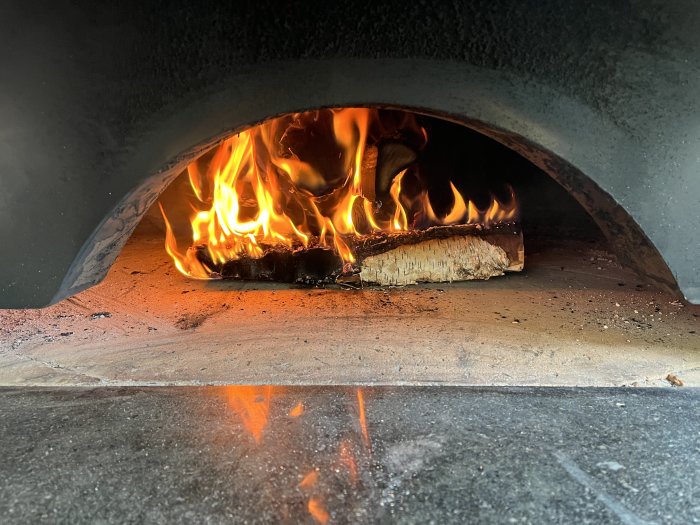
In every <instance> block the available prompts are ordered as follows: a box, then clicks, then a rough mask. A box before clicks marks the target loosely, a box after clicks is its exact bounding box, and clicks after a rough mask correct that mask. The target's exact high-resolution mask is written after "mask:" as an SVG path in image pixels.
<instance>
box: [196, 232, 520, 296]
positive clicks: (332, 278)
mask: <svg viewBox="0 0 700 525" xmlns="http://www.w3.org/2000/svg"><path fill="white" fill-rule="evenodd" d="M348 247H349V248H350V249H351V250H352V252H353V254H354V255H355V257H356V260H355V262H354V263H347V262H344V261H343V259H342V257H341V256H340V255H338V254H337V253H335V252H334V251H333V250H331V249H330V248H327V247H321V246H318V245H315V246H311V247H306V248H304V247H297V248H296V249H291V250H290V249H280V248H278V247H269V248H266V249H265V250H264V254H263V255H262V256H261V257H248V256H244V257H240V258H238V259H234V260H231V261H227V262H224V263H220V264H216V263H214V262H213V261H212V259H211V257H210V256H209V253H208V250H207V248H206V247H205V246H198V247H196V248H194V250H195V252H196V257H197V258H198V260H199V261H200V262H201V263H202V264H203V265H204V266H205V267H207V268H209V269H210V271H211V272H212V275H214V276H218V277H221V278H224V279H240V280H264V281H278V282H288V283H304V284H328V283H335V282H338V283H348V282H354V283H368V284H379V285H406V284H415V283H417V282H452V281H467V280H472V279H489V278H490V277H495V276H499V275H503V274H504V272H513V271H520V270H522V268H523V264H524V250H523V239H522V234H521V232H520V230H519V229H518V228H517V227H516V226H515V225H514V224H503V225H497V226H494V227H492V228H489V229H485V228H482V227H481V226H480V225H471V224H464V225H457V226H436V227H432V228H428V229H426V230H414V231H408V232H400V233H391V234H389V233H376V234H372V235H367V236H362V237H356V238H352V239H351V240H349V241H348Z"/></svg>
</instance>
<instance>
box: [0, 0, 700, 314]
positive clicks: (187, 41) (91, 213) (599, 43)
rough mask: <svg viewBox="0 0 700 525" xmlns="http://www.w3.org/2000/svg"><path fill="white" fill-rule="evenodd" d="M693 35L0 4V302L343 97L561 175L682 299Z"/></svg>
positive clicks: (303, 8)
mask: <svg viewBox="0 0 700 525" xmlns="http://www.w3.org/2000/svg"><path fill="white" fill-rule="evenodd" d="M41 4H43V5H41ZM698 27H700V4H697V3H696V2H694V1H692V0H681V1H677V2H672V3H667V2H656V1H651V0H638V1H628V2H614V3H613V2H605V1H598V0H595V1H591V2H558V1H554V0H550V1H547V0H545V1H540V2H536V3H535V2H520V1H516V0H506V1H501V2H493V1H472V2H463V3H460V2H450V3H447V2H444V3H443V2H432V3H415V4H411V3H409V4H407V3H405V2H401V1H398V0H390V1H386V2H346V3H343V4H342V5H332V3H330V2H310V1H307V2H298V3H296V2H291V3H287V4H285V5H284V7H281V6H280V5H278V3H277V2H268V1H257V2H254V3H253V2H251V3H248V2H242V3H235V4H233V3H232V4H230V5H229V4H226V3H223V2H211V3H209V2H197V3H192V2H184V1H177V0H176V1H171V2H167V3H161V2H128V1H126V2H119V3H114V4H111V5H100V4H99V3H94V2H92V3H91V2H68V1H64V0H56V1H53V2H48V1H46V2H38V3H33V4H32V5H29V3H27V2H18V1H14V0H10V1H7V2H3V4H2V6H0V44H2V45H0V115H1V116H2V119H1V121H0V182H1V183H2V189H3V191H2V193H1V194H0V240H1V241H2V245H3V247H4V248H5V249H4V250H3V252H4V253H3V256H2V258H0V307H36V306H44V305H46V304H50V303H51V302H55V301H57V300H60V299H62V298H64V297H66V296H68V295H70V294H72V293H75V292H77V291H79V290H80V289H83V288H86V287H88V286H91V285H92V284H95V283H97V282H99V280H100V279H101V278H102V277H103V276H104V275H105V273H106V271H107V270H108V268H109V266H110V265H111V263H112V262H113V260H114V258H115V257H116V255H117V254H118V253H119V250H120V249H121V246H123V243H124V242H125V241H126V239H127V238H128V236H129V235H130V233H131V231H132V230H133V228H134V227H135V226H136V224H137V223H138V221H139V219H140V217H141V216H142V215H143V213H145V211H146V209H147V208H148V207H149V205H150V204H151V203H152V202H153V200H154V199H155V198H157V195H158V194H159V193H160V192H161V191H162V190H163V189H164V187H165V186H166V185H167V183H168V182H169V181H170V180H172V179H173V178H174V176H175V175H177V173H178V171H179V170H180V169H182V167H183V166H184V165H185V164H186V163H187V162H188V161H189V160H191V158H193V156H194V155H196V154H197V153H199V152H201V151H203V150H204V149H205V148H206V147H207V146H209V145H211V144H212V143H214V142H215V141H216V140H218V139H219V138H221V137H222V136H224V135H225V134H227V133H230V132H232V131H235V130H237V129H242V128H244V127H246V126H248V125H251V124H254V123H256V122H259V121H261V120H264V119H265V118H268V117H270V116H274V115H276V114H281V113H285V112H289V111H297V110H304V109H312V108H315V107H320V106H334V105H359V104H378V105H387V106H399V107H412V108H416V109H418V110H426V111H430V112H431V113H436V114H442V115H445V116H448V117H449V118H453V119H454V120H458V121H462V122H464V123H466V124H468V125H471V126H472V127H475V128H477V129H480V130H482V131H484V132H486V133H487V134H490V135H491V136H494V137H495V138H497V139H499V140H501V141H502V142H505V143H507V144H508V145H510V146H511V147H514V148H515V149H520V151H521V152H522V153H524V154H525V155H526V156H528V158H531V160H534V161H537V160H538V159H539V164H540V165H544V166H543V167H545V168H546V167H547V166H549V167H550V168H551V170H550V173H551V174H552V175H556V173H555V172H556V171H561V172H562V173H563V175H562V176H561V178H560V179H558V180H559V181H560V182H561V183H562V184H563V185H564V186H565V187H567V189H569V190H570V191H572V193H574V195H575V196H576V194H577V192H578V193H579V194H580V195H578V198H579V199H580V200H581V199H584V202H582V203H583V204H584V206H586V207H587V208H588V209H589V211H590V212H591V213H592V214H593V216H594V218H596V220H598V221H599V224H602V225H603V226H604V231H605V230H606V228H607V231H606V233H607V235H608V237H609V239H610V240H611V242H612V244H613V246H617V247H618V251H619V252H620V253H621V254H622V255H623V256H624V255H625V252H628V251H629V250H630V249H634V248H635V246H637V247H639V249H640V253H642V254H643V256H644V257H647V258H649V259H650V260H651V264H650V266H652V267H658V268H656V270H658V271H656V270H655V271H654V272H651V273H653V274H654V275H652V277H657V278H658V280H660V281H663V282H666V283H667V284H668V283H669V281H673V280H674V279H675V281H676V282H677V284H678V287H679V288H680V290H681V292H682V293H683V294H684V295H685V297H686V298H687V299H688V300H689V301H691V302H700V271H699V270H700V269H699V268H698V262H697V261H698V260H700V229H699V228H697V227H696V225H697V224H698V223H700V104H699V102H698V96H697V94H698V93H700V39H698V37H697V28H698ZM541 167H542V166H541ZM589 193H593V194H598V195H599V197H600V199H598V200H596V199H594V200H590V202H588V201H585V198H586V195H587V194H589ZM601 199H602V201H605V206H603V208H606V206H607V208H609V209H607V208H606V209H604V210H603V212H599V213H598V217H596V210H595V209H594V208H595V206H596V205H597V202H600V201H601ZM616 207H617V208H616ZM622 210H623V211H622ZM635 229H636V230H635ZM632 230H635V232H633V235H632V236H633V237H634V235H636V236H637V239H636V240H635V241H634V242H632V243H631V244H630V243H629V241H628V240H625V238H624V237H625V236H626V235H629V232H630V231H632ZM647 240H648V242H647ZM645 242H647V245H644V243H645ZM630 246H631V247H630ZM658 254H660V256H661V257H658ZM655 258H656V259H658V261H656V260H655ZM632 259H634V257H632ZM637 259H639V257H637ZM668 270H670V273H667V272H668Z"/></svg>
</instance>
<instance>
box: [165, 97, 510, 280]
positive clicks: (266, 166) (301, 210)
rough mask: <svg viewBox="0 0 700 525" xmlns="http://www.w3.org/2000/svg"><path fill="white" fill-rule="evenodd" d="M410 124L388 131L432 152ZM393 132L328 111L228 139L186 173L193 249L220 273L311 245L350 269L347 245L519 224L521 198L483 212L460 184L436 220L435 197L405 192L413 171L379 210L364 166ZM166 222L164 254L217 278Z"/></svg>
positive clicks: (192, 271) (364, 115) (368, 116)
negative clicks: (434, 229)
mask: <svg viewBox="0 0 700 525" xmlns="http://www.w3.org/2000/svg"><path fill="white" fill-rule="evenodd" d="M406 115H408V116H407V117H406V118H404V121H403V122H402V123H401V124H400V125H401V126H402V128H399V127H397V126H398V125H397V124H394V127H393V128H392V129H391V130H390V131H391V132H392V133H393V134H396V133H399V132H400V131H401V130H402V129H404V130H405V129H408V130H410V131H412V133H413V136H415V137H419V139H417V140H418V141H419V146H418V147H422V146H424V145H425V143H426V142H427V140H428V136H427V133H426V131H425V129H424V128H421V127H420V126H419V125H418V123H417V122H416V120H415V116H414V115H411V114H406ZM386 126H388V125H387V123H385V122H382V121H381V119H380V112H379V111H378V110H374V109H368V108H345V109H327V110H320V111H315V112H307V113H297V114H292V115H288V116H285V117H280V118H276V119H273V120H270V121H267V122H265V123H263V124H260V125H258V126H255V127H252V128H250V129H248V130H246V131H242V132H240V133H238V134H237V135H234V136H231V137H229V138H227V139H226V140H224V141H223V142H221V144H220V145H219V146H218V147H217V148H216V149H215V151H213V152H212V153H211V154H209V155H205V158H203V159H199V160H198V161H195V162H193V163H192V164H190V165H189V166H188V168H187V174H188V177H189V182H190V186H191V188H192V193H193V197H194V199H193V201H192V203H191V205H192V209H193V215H192V216H191V218H190V223H191V229H192V232H191V246H192V248H194V247H197V246H206V251H207V252H208V256H209V259H210V260H211V261H212V262H213V263H214V264H222V263H225V262H227V261H230V260H234V259H238V258H240V257H243V256H247V257H251V258H257V257H261V256H262V255H263V254H264V251H265V249H269V248H286V249H290V250H296V249H300V248H304V247H309V246H311V245H312V246H320V247H328V248H330V249H333V250H334V251H336V252H337V253H338V254H339V256H340V257H341V258H342V259H343V262H346V263H352V262H355V256H354V255H353V253H352V250H351V249H350V247H349V246H348V242H347V240H348V238H349V237H360V236H363V235H370V234H373V233H377V232H383V233H385V234H391V233H397V232H405V231H407V230H411V229H416V228H418V227H427V226H431V225H451V224H466V223H479V224H484V225H488V224H490V223H496V222H502V221H506V220H511V219H513V218H514V216H515V213H516V205H515V199H514V198H512V199H510V201H509V202H507V203H501V202H499V201H498V200H497V199H496V198H493V199H492V202H491V204H490V206H489V207H488V208H487V209H483V210H482V209H478V208H477V206H476V205H475V204H474V203H473V202H471V201H469V200H465V198H464V197H463V196H462V195H461V194H460V192H459V191H458V190H457V188H456V187H455V186H454V184H452V183H450V190H451V191H452V196H453V204H452V207H451V209H449V210H447V212H446V213H440V214H439V215H438V214H436V213H435V211H434V210H433V206H432V205H431V201H430V197H429V195H428V191H427V189H425V188H419V189H418V190H416V188H415V186H416V184H415V181H414V184H413V186H414V187H413V188H412V189H411V190H410V191H408V190H406V189H405V182H406V179H407V178H408V177H409V175H410V173H409V171H410V170H409V169H403V170H402V171H401V172H400V173H398V174H397V175H396V176H394V178H393V180H392V181H391V185H390V188H389V194H388V195H385V196H384V197H383V200H384V201H386V202H382V201H380V200H378V196H377V195H374V191H373V190H372V191H368V189H367V188H368V187H369V186H372V187H373V185H368V182H367V180H365V179H366V178H367V177H370V176H372V177H373V176H374V174H373V173H372V172H371V170H370V174H369V175H368V173H367V168H365V167H364V165H363V162H364V160H365V157H366V153H368V148H370V147H375V146H374V145H373V144H370V138H371V137H370V135H371V133H370V132H371V131H372V130H373V129H374V130H375V131H376V129H380V130H381V129H384V127H386ZM389 127H391V126H389ZM375 135H376V132H375ZM310 137H312V138H313V140H311V139H310ZM314 141H316V142H318V144H316V148H315V149H314V147H313V146H314V143H315V142H314ZM367 157H368V158H369V156H367ZM375 158H376V156H375ZM414 178H415V177H414ZM418 186H420V185H418ZM161 212H162V213H163V217H164V219H165V227H166V238H165V248H166V251H167V252H168V254H169V255H170V257H171V258H172V259H173V261H174V263H175V266H176V267H177V269H178V270H179V271H180V272H181V273H183V274H185V275H187V276H189V277H192V278H198V279H210V278H212V277H214V276H215V275H213V270H212V269H211V268H209V267H208V266H207V264H206V263H205V262H202V261H201V260H200V258H199V257H198V256H197V251H196V250H195V249H188V250H186V251H184V252H183V251H181V250H180V249H179V247H178V242H177V239H176V236H175V233H174V232H173V229H172V226H171V223H170V221H169V220H168V218H167V216H166V213H165V211H164V210H163V208H162V207H161Z"/></svg>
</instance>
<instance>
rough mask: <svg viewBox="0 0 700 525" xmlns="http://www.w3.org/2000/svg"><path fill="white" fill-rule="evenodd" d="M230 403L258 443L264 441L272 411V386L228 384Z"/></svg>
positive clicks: (227, 393)
mask: <svg viewBox="0 0 700 525" xmlns="http://www.w3.org/2000/svg"><path fill="white" fill-rule="evenodd" d="M226 396H227V398H228V402H229V405H230V406H231V408H232V409H233V410H234V411H235V412H236V413H237V414H238V416H239V417H240V418H241V420H242V421H243V427H244V428H245V429H246V430H247V431H248V432H249V433H250V435H251V436H253V439H255V442H256V443H258V444H259V443H260V442H261V441H262V437H263V432H264V431H265V427H267V421H268V415H269V413H270V398H271V396H272V387H271V386H262V387H260V386H228V387H226Z"/></svg>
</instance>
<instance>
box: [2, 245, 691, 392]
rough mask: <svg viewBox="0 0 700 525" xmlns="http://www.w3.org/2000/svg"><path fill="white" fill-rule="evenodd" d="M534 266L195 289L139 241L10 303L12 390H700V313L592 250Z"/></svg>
mask: <svg viewBox="0 0 700 525" xmlns="http://www.w3.org/2000/svg"><path fill="white" fill-rule="evenodd" d="M526 251H527V253H526V271H524V272H523V273H520V274H510V275H507V276H505V277H500V278H494V279H491V280H490V281H486V282H467V283H455V284H453V285H421V286H410V287H405V288H391V289H386V290H382V289H377V288H369V289H364V290H341V289H309V288H294V287H290V286H285V285H275V284H269V283H240V282H201V281H191V280H187V279H185V278H184V277H182V276H181V275H179V274H178V273H177V272H176V271H175V270H174V269H173V267H172V265H171V262H170V260H169V259H168V257H167V255H166V254H165V252H164V250H163V246H162V241H161V239H160V238H159V237H157V236H152V235H151V236H146V235H139V234H137V235H135V236H134V238H133V239H132V241H131V242H130V243H129V244H128V245H127V247H126V248H125V249H124V251H123V252H122V254H121V255H120V257H119V259H118V260H117V261H116V263H115V264H114V266H113V268H112V270H111V272H110V274H109V275H108V277H107V278H106V279H105V281H104V282H103V283H101V284H100V285H99V286H97V287H95V288H93V289H90V290H87V291H85V292H83V293H81V294H79V295H77V296H75V297H73V298H70V299H68V300H65V301H63V302H61V303H60V304H58V305H55V306H52V307H50V308H46V309H43V310H14V311H13V310H5V311H2V310H0V385H46V386H51V385H73V386H75V385H86V386H89V385H198V384H231V383H234V384H242V383H257V384H267V383H274V384H290V385H292V384H306V385H314V384H316V385H318V384H453V385H563V386H576V385H594V386H622V385H632V386H667V387H670V384H669V383H668V382H667V381H666V380H665V378H666V377H667V376H668V374H669V373H672V374H675V375H676V376H677V377H679V378H681V380H682V381H684V382H685V384H686V385H689V386H692V385H695V386H700V335H699V334H700V322H699V321H700V319H699V318H698V316H700V307H697V306H688V305H683V304H682V303H681V302H679V301H677V300H675V298H674V297H672V296H670V295H668V294H665V293H662V292H658V291H654V290H652V289H650V288H648V287H645V286H642V285H640V284H639V282H638V280H637V279H636V277H635V276H634V275H633V274H630V273H629V272H627V271H625V270H624V269H622V268H621V267H619V265H618V264H617V263H616V262H615V260H614V258H613V257H612V256H611V255H609V254H608V253H606V252H605V251H601V250H598V249H595V247H594V246H592V245H588V244H582V243H570V245H567V246H564V247H561V248H559V249H544V248H537V247H535V248H533V247H532V246H531V245H526Z"/></svg>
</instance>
